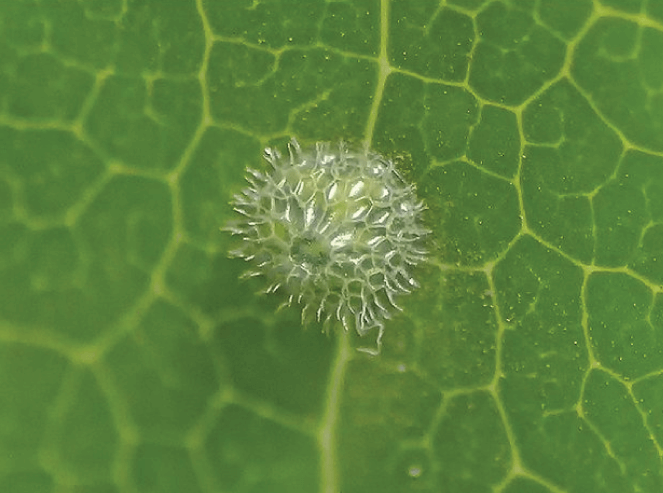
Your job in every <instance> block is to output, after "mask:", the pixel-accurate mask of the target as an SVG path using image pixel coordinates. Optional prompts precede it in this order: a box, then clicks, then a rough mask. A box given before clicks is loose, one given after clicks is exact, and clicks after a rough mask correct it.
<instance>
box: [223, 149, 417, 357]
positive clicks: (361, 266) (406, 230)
mask: <svg viewBox="0 0 663 493" xmlns="http://www.w3.org/2000/svg"><path fill="white" fill-rule="evenodd" d="M288 150H289V155H288V156H286V157H284V156H282V155H281V154H280V153H279V152H278V151H277V150H275V149H271V148H267V149H265V153H264V157H265V159H266V160H267V162H268V163H269V164H270V169H269V170H268V171H266V172H263V171H257V170H254V169H247V175H246V179H247V181H248V183H249V187H248V188H246V189H245V190H243V192H242V193H240V194H237V195H235V196H234V198H233V200H232V206H233V208H234V210H235V211H236V212H237V217H236V219H234V220H232V221H230V222H229V223H228V224H227V226H226V227H225V228H224V229H225V230H226V231H229V232H230V233H232V234H233V235H237V236H238V237H240V238H241V242H240V245H239V247H238V248H237V249H235V250H233V251H231V252H230V255H231V256H233V257H239V258H242V259H244V260H246V261H247V262H248V263H249V264H250V268H249V270H248V271H247V272H246V273H245V276H263V277H265V278H266V279H267V281H268V284H267V287H266V288H265V290H264V292H265V293H273V292H276V291H283V292H284V293H285V294H286V297H287V299H286V301H285V302H284V305H287V306H290V305H291V304H292V303H293V302H297V303H299V304H301V305H302V306H303V308H302V323H303V324H306V323H308V321H310V320H311V319H315V320H318V321H321V322H323V327H324V328H325V330H329V327H330V325H331V324H333V323H334V322H335V321H339V322H340V324H341V325H342V326H343V328H344V329H345V330H346V331H348V330H355V331H356V332H357V333H358V334H359V335H360V336H364V335H366V334H368V333H370V332H373V333H376V347H375V348H360V350H362V351H365V352H368V353H370V354H379V352H380V348H381V345H382V336H383V334H384V324H385V320H387V319H389V318H391V316H392V313H393V311H394V310H401V308H400V307H399V305H398V304H397V298H398V297H399V296H401V295H402V294H405V293H409V292H411V291H412V290H413V289H415V288H417V287H418V283H417V281H416V280H415V279H414V277H413V275H412V271H413V268H414V267H415V266H417V265H418V264H420V263H421V262H423V261H425V260H426V256H427V251H426V247H425V243H426V238H427V236H428V235H429V233H430V231H429V230H428V229H426V228H425V227H424V226H423V224H422V217H421V216H422V211H423V210H424V209H425V206H424V204H423V202H422V201H420V200H419V199H418V198H417V196H416V192H415V188H414V186H413V185H410V184H408V183H406V182H405V180H404V179H403V178H402V177H401V175H400V174H399V173H398V171H397V170H396V168H395V166H394V164H393V162H392V161H390V160H388V159H386V158H384V157H382V156H381V155H379V154H377V153H374V152H371V151H366V150H362V151H355V150H352V149H350V148H349V147H348V146H347V145H346V144H345V143H343V142H341V143H339V144H334V145H332V144H329V143H326V142H322V143H318V144H316V145H315V146H313V147H310V148H302V147H301V146H300V145H299V143H298V142H297V140H295V139H294V138H293V139H292V140H291V141H290V143H289V145H288Z"/></svg>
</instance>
